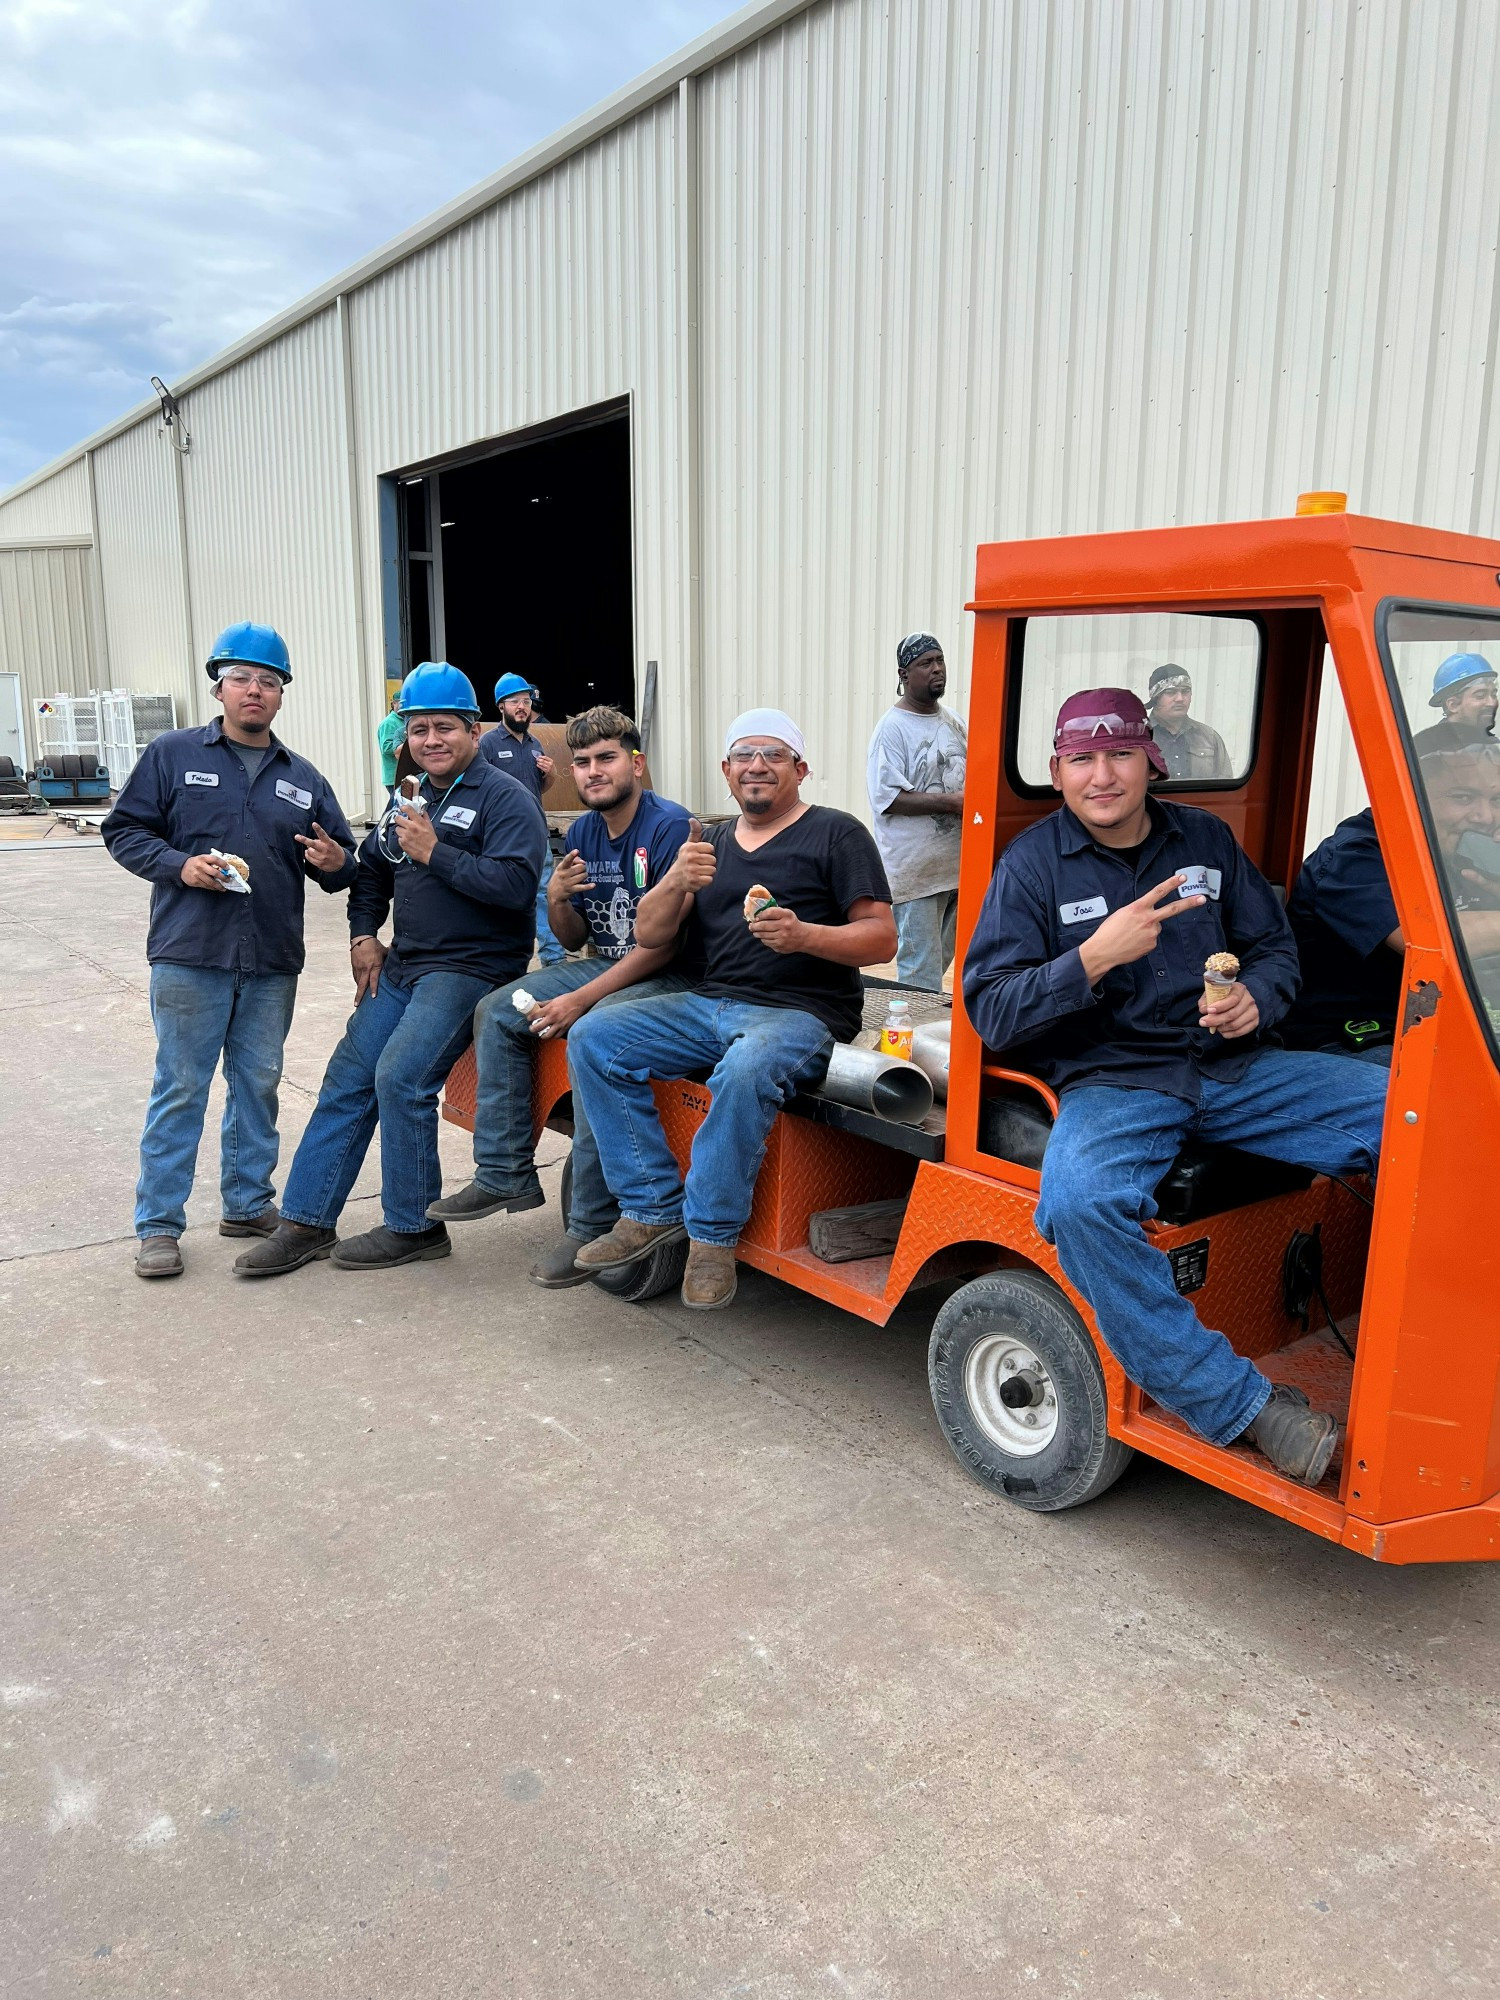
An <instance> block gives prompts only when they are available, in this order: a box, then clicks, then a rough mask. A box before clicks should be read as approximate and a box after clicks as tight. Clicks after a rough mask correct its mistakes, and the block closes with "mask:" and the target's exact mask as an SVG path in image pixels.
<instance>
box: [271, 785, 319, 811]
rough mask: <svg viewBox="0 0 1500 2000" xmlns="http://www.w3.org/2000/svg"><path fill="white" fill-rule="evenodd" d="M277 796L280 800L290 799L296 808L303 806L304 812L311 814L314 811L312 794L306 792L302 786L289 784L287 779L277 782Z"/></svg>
mask: <svg viewBox="0 0 1500 2000" xmlns="http://www.w3.org/2000/svg"><path fill="white" fill-rule="evenodd" d="M276 796H277V798H278V799H290V800H291V802H292V804H293V805H294V806H301V808H302V810H303V811H304V812H310V811H311V809H312V793H311V792H304V791H303V789H302V787H301V786H300V785H293V784H289V783H288V782H287V780H286V779H285V778H278V779H277V780H276Z"/></svg>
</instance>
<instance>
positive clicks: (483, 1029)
mask: <svg viewBox="0 0 1500 2000" xmlns="http://www.w3.org/2000/svg"><path fill="white" fill-rule="evenodd" d="M567 745H568V748H569V750H570V751H571V752H572V753H573V763H572V772H573V782H574V784H575V785H576V786H577V788H578V793H579V796H580V797H581V798H582V799H583V801H584V803H585V805H586V806H587V807H588V808H589V810H588V811H587V812H582V813H580V814H579V815H578V817H577V819H575V820H574V822H573V824H572V826H571V827H570V828H569V829H568V851H567V853H566V854H565V855H564V856H563V857H562V859H561V860H560V861H559V862H558V864H557V866H556V867H555V868H554V870H553V872H552V876H551V880H550V881H549V882H548V884H547V920H548V923H549V926H550V928H551V930H552V933H553V935H554V936H555V937H557V938H558V939H559V940H560V941H561V943H562V944H563V945H564V947H565V948H566V949H567V950H569V951H580V950H581V949H582V947H583V946H584V945H591V946H592V947H593V951H592V955H591V956H590V957H588V958H570V959H567V960H565V961H564V963H563V964H561V965H543V966H539V967H538V968H537V970H536V971H535V972H527V973H523V974H522V975H521V977H520V978H519V979H516V980H513V981H512V982H511V983H510V984H509V985H508V986H500V987H497V988H496V990H495V991H494V992H493V993H491V994H488V995H487V996H486V997H485V998H484V999H483V1000H481V1001H480V1003H479V1005H478V1007H477V1008H476V1009H475V1011H474V1056H475V1065H476V1073H477V1074H476V1087H475V1094H474V1178H473V1180H472V1181H470V1183H469V1185H468V1186H467V1187H464V1188H460V1189H459V1190H458V1192H457V1193H456V1194H452V1195H446V1196H444V1197H443V1198H442V1199H441V1200H439V1201H435V1202H433V1203H432V1204H431V1205H430V1207H429V1208H428V1210H427V1215H428V1219H429V1220H430V1221H432V1222H444V1223H446V1222H475V1221H479V1220H481V1219H482V1218H483V1217H485V1216H490V1215H497V1214H499V1213H500V1212H501V1211H502V1210H506V1211H510V1212H512V1213H514V1212H517V1211H523V1210H526V1209H531V1208H540V1207H541V1206H542V1205H543V1203H544V1202H545V1200H546V1196H545V1195H544V1194H543V1192H542V1183H541V1180H540V1178H539V1177H538V1175H537V1170H536V1150H535V1142H534V1140H533V1137H532V1129H531V1059H532V1055H533V1052H534V1050H535V1047H536V1043H537V1040H538V1039H539V1038H540V1039H542V1040H545V1039H547V1038H548V1037H549V1036H552V1035H566V1034H567V1033H568V1031H569V1030H570V1029H571V1028H573V1027H576V1025H577V1024H578V1022H579V1021H581V1020H582V1019H583V1017H584V1015H585V1014H587V1013H588V1012H589V1010H590V1009H591V1008H593V1007H599V1006H605V1007H608V1006H615V1005H618V1004H619V1003H620V1002H621V1001H623V1000H646V999H651V998H654V997H655V996H657V995H659V994H662V993H678V992H681V991H682V989H683V987H684V986H685V985H686V984H687V981H686V980H685V979H684V978H683V977H682V975H681V973H680V972H679V971H677V970H675V969H674V968H673V967H672V964H671V960H672V947H671V946H670V945H669V946H667V947H666V948H665V949H663V950H660V951H654V952H653V951H643V950H641V948H640V947H639V946H638V945H637V944H636V941H635V913H636V910H637V909H638V908H639V906H640V901H641V898H642V897H643V896H644V895H645V894H646V893H647V891H648V890H649V889H650V888H651V887H652V886H653V884H655V883H657V882H659V881H660V880H661V879H662V878H663V876H664V875H665V874H666V873H667V871H668V869H669V868H670V867H671V865H672V863H673V862H674V861H675V860H676V859H677V851H678V849H679V848H680V847H681V846H682V843H683V842H684V841H685V840H686V839H687V837H688V833H689V831H690V829H691V826H692V822H691V820H690V819H689V817H688V814H687V811H686V808H685V807H683V806H679V805H674V804H673V802H672V800H671V799H664V798H662V797H660V796H659V795H658V794H657V793H656V792H653V791H649V790H648V789H647V788H646V785H645V782H644V780H645V771H646V760H645V758H644V756H643V755H642V754H641V738H640V732H639V730H638V729H637V728H636V726H635V723H634V722H633V721H632V720H631V718H630V717H629V716H628V715H622V714H621V712H620V710H619V709H617V708H605V707H598V708H590V709H586V710H585V711H584V713H583V714H582V715H575V716H574V717H573V720H572V721H571V722H570V723H569V724H568V731H567ZM518 1000H519V1001H520V1002H521V1003H522V1004H521V1006H520V1007H518V1006H517V1001H518ZM573 1114H574V1115H573V1198H572V1203H571V1206H570V1212H569V1214H568V1217H567V1230H566V1234H565V1235H564V1236H563V1237H562V1238H561V1240H560V1241H559V1242H558V1243H557V1244H556V1245H555V1247H554V1248H553V1249H552V1250H550V1251H549V1252H548V1253H547V1254H546V1256H544V1257H543V1258H541V1259H540V1260H539V1262H537V1263H536V1264H534V1265H533V1266H532V1267H531V1280H532V1283H533V1284H536V1285H541V1286H542V1287H543V1288H544V1289H556V1288H560V1287H562V1286H566V1285H580V1284H586V1283H587V1282H588V1279H589V1273H588V1272H587V1271H580V1270H579V1269H578V1268H577V1266H576V1264H575V1263H574V1259H575V1258H576V1256H577V1255H578V1251H579V1248H580V1246H581V1245H583V1244H585V1243H588V1242H591V1241H592V1240H593V1238H594V1237H596V1236H603V1235H605V1234H606V1233H607V1231H609V1230H610V1229H612V1228H613V1226H614V1224H615V1222H616V1221H617V1220H618V1219H619V1210H618V1209H617V1208H616V1207H615V1205H614V1201H613V1199H612V1197H611V1195H610V1192H609V1189H608V1187H607V1186H606V1185H605V1181H604V1174H603V1170H602V1169H601V1167H600V1165H599V1149H598V1147H597V1145H596V1144H595V1143H594V1135H593V1133H592V1132H591V1131H590V1130H589V1122H588V1118H587V1116H586V1114H585V1112H584V1109H583V1104H582V1100H581V1098H580V1097H578V1096H576V1095H575V1097H574V1101H573Z"/></svg>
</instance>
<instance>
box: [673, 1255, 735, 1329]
mask: <svg viewBox="0 0 1500 2000" xmlns="http://www.w3.org/2000/svg"><path fill="white" fill-rule="evenodd" d="M739 1282H740V1271H739V1265H738V1264H737V1263H736V1262H735V1257H734V1251H733V1249H732V1248H731V1246H730V1245H729V1244H727V1243H693V1244H690V1245H689V1246H688V1260H687V1269H686V1270H685V1271H684V1272H683V1274H682V1303H683V1304H684V1305H685V1306H691V1307H692V1308H693V1311H694V1312H704V1313H707V1312H717V1311H718V1310H719V1308H720V1306H727V1305H728V1304H729V1301H730V1300H731V1299H732V1298H733V1297H734V1294H735V1288H736V1286H737V1285H738V1284H739Z"/></svg>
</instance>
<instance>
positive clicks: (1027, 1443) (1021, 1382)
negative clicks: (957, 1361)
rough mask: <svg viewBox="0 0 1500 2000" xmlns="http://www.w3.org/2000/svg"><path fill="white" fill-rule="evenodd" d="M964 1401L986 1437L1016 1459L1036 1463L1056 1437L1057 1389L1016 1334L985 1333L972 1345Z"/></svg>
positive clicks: (966, 1372)
mask: <svg viewBox="0 0 1500 2000" xmlns="http://www.w3.org/2000/svg"><path fill="white" fill-rule="evenodd" d="M964 1397H965V1400H966V1401H967V1403H968V1405H969V1408H970V1410H971V1411H972V1412H973V1415H974V1421H975V1422H976V1423H977V1424H978V1426H979V1428H980V1429H981V1430H982V1431H983V1432H984V1434H985V1436H986V1437H987V1438H988V1439H989V1440H990V1442H991V1443H992V1444H996V1445H998V1446H999V1447H1000V1449H1001V1451H1003V1452H1005V1453H1007V1454H1008V1455H1009V1456H1010V1457H1012V1458H1035V1456H1036V1454H1037V1453H1038V1452H1039V1451H1045V1450H1046V1449H1047V1447H1048V1445H1049V1444H1051V1442H1052V1440H1053V1438H1054V1437H1056V1435H1057V1388H1056V1385H1055V1384H1054V1382H1053V1380H1052V1377H1051V1376H1050V1375H1049V1374H1048V1373H1047V1371H1046V1369H1045V1368H1044V1367H1043V1366H1042V1364H1041V1362H1040V1360H1039V1359H1038V1358H1037V1356H1036V1355H1035V1354H1034V1353H1033V1351H1032V1350H1031V1348H1029V1347H1028V1346H1027V1345H1026V1343H1025V1341H1024V1340H1018V1339H1017V1338H1016V1336H1015V1335H1014V1334H1013V1333H987V1334H986V1335H985V1336H984V1338H983V1339H982V1340H977V1341H976V1342H975V1343H974V1345H973V1347H972V1348H971V1349H970V1350H969V1358H968V1360H967V1361H966V1362H965V1363H964ZM1023 1398H1024V1400H1023Z"/></svg>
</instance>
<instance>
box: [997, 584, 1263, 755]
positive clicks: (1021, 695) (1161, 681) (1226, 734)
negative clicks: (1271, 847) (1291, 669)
mask: <svg viewBox="0 0 1500 2000" xmlns="http://www.w3.org/2000/svg"><path fill="white" fill-rule="evenodd" d="M1262 639H1263V635H1262V632H1261V627H1260V624H1259V622H1258V621H1257V620H1256V619H1253V618H1230V617H1219V616H1207V615H1202V614H1199V613H1196V612H1183V611H1127V612H1118V613H1111V614H1109V615H1107V616H1106V615H1101V614H1095V613H1090V614H1087V615H1080V616H1077V617H1060V618H1052V617H1048V618H1040V617H1039V618H1028V619H1027V620H1026V621H1025V625H1024V627H1023V628H1022V630H1021V635H1020V642H1019V647H1018V657H1019V661H1020V672H1019V676H1017V677H1016V678H1018V679H1019V690H1018V691H1017V690H1016V689H1015V687H1014V683H1013V689H1012V704H1013V706H1012V714H1013V716H1014V718H1015V721H1014V727H1013V733H1012V738H1011V741H1012V745H1013V748H1012V752H1011V756H1012V776H1013V778H1015V779H1018V780H1019V781H1020V788H1021V789H1022V790H1023V791H1038V790H1050V789H1051V777H1050V775H1049V763H1050V759H1051V756H1052V726H1053V723H1054V721H1055V720H1056V717H1057V711H1058V709H1059V708H1060V707H1061V706H1062V704H1063V703H1064V702H1065V701H1066V700H1067V698H1068V696H1069V695H1071V694H1077V693H1079V692H1080V691H1081V690H1082V689H1084V688H1098V687H1118V688H1129V689H1130V690H1131V691H1132V692H1133V693H1135V694H1138V695H1139V696H1140V698H1141V700H1142V701H1143V702H1145V703H1146V706H1147V708H1148V710H1149V712H1150V715H1151V725H1152V732H1153V734H1154V735H1155V737H1156V740H1157V743H1158V745H1159V746H1160V748H1161V750H1162V753H1163V755H1164V756H1165V757H1166V760H1167V767H1168V770H1169V772H1170V773H1171V775H1170V778H1169V779H1168V780H1167V783H1168V784H1169V786H1170V787H1171V789H1172V790H1174V791H1179V790H1188V789H1190V788H1192V787H1194V786H1199V787H1203V788H1205V789H1210V790H1213V791H1223V790H1224V789H1226V787H1230V786H1236V785H1242V784H1243V783H1244V782H1245V780H1246V778H1248V777H1249V775H1250V769H1251V766H1252V765H1253V764H1254V762H1255V720H1256V714H1257V710H1258V707H1259V693H1260V672H1261V659H1262V653H1263V644H1262ZM1015 657H1017V655H1013V658H1015Z"/></svg>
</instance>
